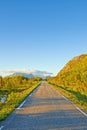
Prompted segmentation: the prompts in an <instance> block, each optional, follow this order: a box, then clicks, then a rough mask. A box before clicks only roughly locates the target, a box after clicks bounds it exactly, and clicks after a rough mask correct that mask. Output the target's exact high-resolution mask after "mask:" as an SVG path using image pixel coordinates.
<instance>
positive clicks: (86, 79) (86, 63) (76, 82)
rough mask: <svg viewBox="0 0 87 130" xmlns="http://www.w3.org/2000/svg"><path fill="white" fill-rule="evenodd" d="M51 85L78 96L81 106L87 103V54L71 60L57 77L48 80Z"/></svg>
mask: <svg viewBox="0 0 87 130" xmlns="http://www.w3.org/2000/svg"><path fill="white" fill-rule="evenodd" d="M47 80H48V81H49V82H50V83H51V84H54V85H57V86H60V88H62V89H63V90H65V91H67V92H69V93H70V96H71V94H72V95H74V96H76V98H78V100H79V101H80V103H81V104H84V103H86V101H87V54H83V55H80V56H76V57H74V58H73V59H71V60H70V61H69V62H68V63H67V64H66V65H65V66H64V68H63V69H62V70H61V71H60V72H59V73H58V74H57V76H56V77H53V78H48V79H47Z"/></svg>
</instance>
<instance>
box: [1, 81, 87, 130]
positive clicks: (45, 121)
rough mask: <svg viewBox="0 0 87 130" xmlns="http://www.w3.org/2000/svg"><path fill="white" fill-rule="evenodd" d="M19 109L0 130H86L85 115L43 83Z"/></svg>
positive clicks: (86, 119) (86, 118)
mask: <svg viewBox="0 0 87 130" xmlns="http://www.w3.org/2000/svg"><path fill="white" fill-rule="evenodd" d="M22 105H23V104H22ZM20 107H21V106H20ZM20 107H19V108H18V109H16V110H15V111H14V113H12V114H11V115H10V116H9V117H8V118H7V120H6V121H4V122H3V123H2V124H1V125H2V126H1V127H0V129H2V130H87V117H86V115H83V114H82V113H81V112H80V111H79V110H77V109H76V107H75V106H74V105H73V103H71V102H70V101H69V100H67V99H66V98H64V97H63V96H62V95H61V94H60V93H58V92H57V91H56V90H55V89H54V88H53V87H52V86H51V85H48V84H47V83H46V82H45V81H43V82H42V84H41V85H40V86H39V87H38V89H37V90H36V91H35V92H34V93H33V94H32V95H30V96H29V97H28V98H27V99H26V101H25V102H24V105H23V106H22V107H21V108H20ZM3 126H4V127H3Z"/></svg>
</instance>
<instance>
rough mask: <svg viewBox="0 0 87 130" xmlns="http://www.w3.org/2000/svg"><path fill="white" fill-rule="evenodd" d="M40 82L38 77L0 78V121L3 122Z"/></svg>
mask: <svg viewBox="0 0 87 130" xmlns="http://www.w3.org/2000/svg"><path fill="white" fill-rule="evenodd" d="M40 82H41V78H39V77H37V78H29V79H28V78H25V77H23V76H10V77H5V78H2V77H0V120H4V119H5V118H6V117H7V116H8V115H9V114H10V113H11V112H12V111H13V110H14V109H15V108H16V107H17V106H18V105H19V104H20V103H21V102H22V101H23V100H24V99H25V98H26V97H27V96H28V95H29V94H30V93H31V92H32V91H33V90H34V89H35V88H36V87H37V86H38V85H39V84H40Z"/></svg>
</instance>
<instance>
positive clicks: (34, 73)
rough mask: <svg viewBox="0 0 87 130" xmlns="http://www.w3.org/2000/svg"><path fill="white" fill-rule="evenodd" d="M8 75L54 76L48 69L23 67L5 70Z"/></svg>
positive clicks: (29, 76)
mask: <svg viewBox="0 0 87 130" xmlns="http://www.w3.org/2000/svg"><path fill="white" fill-rule="evenodd" d="M5 73H6V75H9V76H10V75H11V76H15V75H23V76H25V77H28V78H32V77H41V78H45V77H47V76H52V73H49V72H46V71H40V70H30V69H22V70H8V71H5Z"/></svg>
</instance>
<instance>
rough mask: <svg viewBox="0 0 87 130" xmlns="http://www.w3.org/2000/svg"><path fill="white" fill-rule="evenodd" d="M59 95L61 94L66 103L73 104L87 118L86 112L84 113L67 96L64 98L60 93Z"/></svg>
mask: <svg viewBox="0 0 87 130" xmlns="http://www.w3.org/2000/svg"><path fill="white" fill-rule="evenodd" d="M59 94H60V95H61V96H62V97H63V98H64V99H65V100H66V101H69V102H71V103H72V104H73V105H74V106H75V108H76V109H77V110H78V111H79V112H81V113H82V114H83V115H84V116H86V117H87V114H86V113H85V112H84V111H82V110H81V109H80V108H79V107H77V106H76V105H75V104H74V103H73V102H72V101H70V100H69V99H68V98H66V97H65V96H63V95H62V94H61V93H59Z"/></svg>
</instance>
